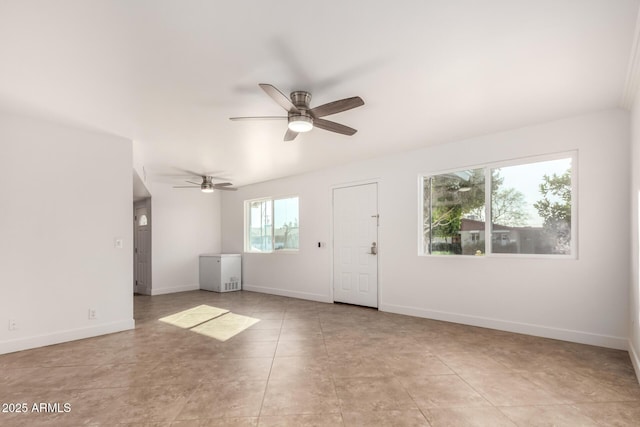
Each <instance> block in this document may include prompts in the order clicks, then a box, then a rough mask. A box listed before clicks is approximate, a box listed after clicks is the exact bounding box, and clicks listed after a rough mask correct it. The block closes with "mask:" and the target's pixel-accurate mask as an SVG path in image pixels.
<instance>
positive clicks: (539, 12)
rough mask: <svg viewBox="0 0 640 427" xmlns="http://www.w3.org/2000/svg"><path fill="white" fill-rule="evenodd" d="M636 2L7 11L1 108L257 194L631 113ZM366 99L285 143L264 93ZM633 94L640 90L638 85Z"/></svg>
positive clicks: (11, 6)
mask: <svg viewBox="0 0 640 427" xmlns="http://www.w3.org/2000/svg"><path fill="white" fill-rule="evenodd" d="M638 4H639V1H638V0H615V1H613V0H484V1H477V0H451V1H444V0H438V1H436V0H422V1H418V0H396V1H393V2H391V1H364V0H350V1H338V0H324V1H321V2H309V1H304V2H302V1H289V0H273V1H261V0H236V1H223V0H220V1H213V0H190V1H183V0H137V1H135V0H103V1H100V0H94V1H82V0H77V1H67V0H58V1H55V2H53V1H32V0H15V1H14V0H9V1H7V0H4V1H2V2H0V107H3V108H11V109H18V110H21V111H25V112H32V113H35V114H38V115H44V116H49V117H52V118H55V119H57V120H63V121H65V122H68V123H73V124H76V125H79V126H83V127H89V128H93V129H97V130H101V131H105V132H109V133H112V134H116V135H120V136H123V137H127V138H129V139H132V140H134V141H136V142H137V143H138V144H139V146H140V147H141V152H142V153H143V157H144V163H145V168H146V169H147V170H148V171H149V172H150V173H157V174H163V173H171V172H172V171H175V168H182V169H192V170H198V171H207V172H217V173H218V174H219V175H221V176H224V177H225V178H227V179H229V180H232V181H234V183H236V184H239V185H243V184H248V183H253V182H259V181H264V180H268V179H273V178H277V177H281V176H287V175H293V174H297V173H302V172H306V171H310V170H315V169H319V168H323V167H327V166H331V165H334V164H339V163H345V162H348V161H353V160H357V159H363V158H370V157H375V156H380V155H385V154H388V153H392V152H397V151H402V150H408V149H413V148H418V147H423V146H428V145H432V144H440V143H444V142H448V141H453V140H457V139H462V138H465V137H470V136H474V135H479V134H486V133H490V132H495V131H500V130H505V129H510V128H514V127H519V126H523V125H527V124H534V123H539V122H543V121H548V120H553V119H557V118H561V117H566V116H571V115H576V114H581V113H585V112H590V111H595V110H600V109H606V108H615V107H617V106H620V105H621V102H622V100H623V97H624V91H625V87H627V86H628V78H627V74H628V70H629V64H630V62H632V61H630V58H632V55H631V52H632V47H633V42H634V28H635V24H636V17H637V14H638ZM258 83H271V84H273V85H275V86H276V87H277V88H279V89H280V90H281V91H282V92H284V93H285V94H288V93H289V92H291V91H293V90H306V91H310V92H311V93H312V95H313V98H312V100H311V105H312V106H317V105H320V104H323V103H326V102H330V101H333V100H336V99H340V98H346V97H350V96H355V95H359V96H360V97H362V98H363V99H364V101H365V105H364V106H362V107H359V108H357V109H354V110H351V111H347V112H343V113H339V114H336V115H334V116H330V117H327V118H329V119H331V120H335V121H337V122H340V123H344V124H346V125H348V126H351V127H354V128H356V129H358V133H356V134H355V135H354V136H351V137H348V136H343V135H339V134H335V133H330V132H326V131H324V130H321V129H314V130H312V131H311V132H310V133H308V134H303V135H300V136H299V137H298V138H297V139H296V140H295V141H293V142H284V141H283V136H284V133H285V130H286V122H279V121H264V122H232V121H230V120H229V117H232V116H244V115H249V116H255V115H266V116H269V115H281V114H282V113H283V112H284V111H283V110H282V109H281V107H279V106H278V105H277V104H276V103H274V102H273V101H272V100H271V99H270V98H269V97H267V96H266V94H265V93H264V92H263V91H262V90H261V89H260V88H259V87H258ZM627 90H628V89H627Z"/></svg>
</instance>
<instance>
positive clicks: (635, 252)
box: [629, 92, 640, 379]
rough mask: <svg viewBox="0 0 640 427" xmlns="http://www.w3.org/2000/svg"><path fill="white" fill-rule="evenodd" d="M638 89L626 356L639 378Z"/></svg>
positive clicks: (634, 118) (633, 137)
mask: <svg viewBox="0 0 640 427" xmlns="http://www.w3.org/2000/svg"><path fill="white" fill-rule="evenodd" d="M639 99H640V92H639V93H638V94H637V95H636V101H635V103H634V107H633V109H632V111H631V195H630V199H631V233H630V234H631V281H630V282H629V285H630V286H629V356H630V357H631V361H632V362H633V366H634V368H635V370H636V375H637V377H638V378H639V379H640V326H639V325H638V324H639V322H640V273H639V265H638V260H639V258H640V250H639V247H640V241H639V237H638V233H639V232H640V229H639V227H638V224H639V223H640V211H639V209H638V204H639V203H640V197H638V195H639V194H640V101H639Z"/></svg>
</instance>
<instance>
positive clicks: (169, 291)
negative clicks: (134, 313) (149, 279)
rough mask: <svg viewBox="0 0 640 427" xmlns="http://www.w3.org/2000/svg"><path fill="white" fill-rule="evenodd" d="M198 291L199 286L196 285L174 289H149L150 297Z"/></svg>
mask: <svg viewBox="0 0 640 427" xmlns="http://www.w3.org/2000/svg"><path fill="white" fill-rule="evenodd" d="M198 289H200V285H198V284H196V285H185V286H177V287H175V288H160V289H156V288H151V295H164V294H175V293H177V292H187V291H197V290H198Z"/></svg>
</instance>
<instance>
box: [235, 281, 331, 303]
mask: <svg viewBox="0 0 640 427" xmlns="http://www.w3.org/2000/svg"><path fill="white" fill-rule="evenodd" d="M242 290H244V291H251V292H260V293H263V294H271V295H279V296H281V297H290V298H298V299H306V300H310V301H318V302H328V303H331V302H333V301H332V300H331V298H330V297H329V296H328V295H321V294H312V293H308V292H298V291H291V290H289V289H280V288H268V287H265V286H253V285H247V284H245V283H243V284H242Z"/></svg>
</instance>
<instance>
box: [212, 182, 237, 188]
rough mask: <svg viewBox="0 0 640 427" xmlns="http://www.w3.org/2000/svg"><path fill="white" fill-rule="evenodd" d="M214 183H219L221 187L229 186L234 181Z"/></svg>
mask: <svg viewBox="0 0 640 427" xmlns="http://www.w3.org/2000/svg"><path fill="white" fill-rule="evenodd" d="M214 185H217V186H219V187H227V186H229V185H233V184H232V183H230V182H221V183H219V184H214Z"/></svg>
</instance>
